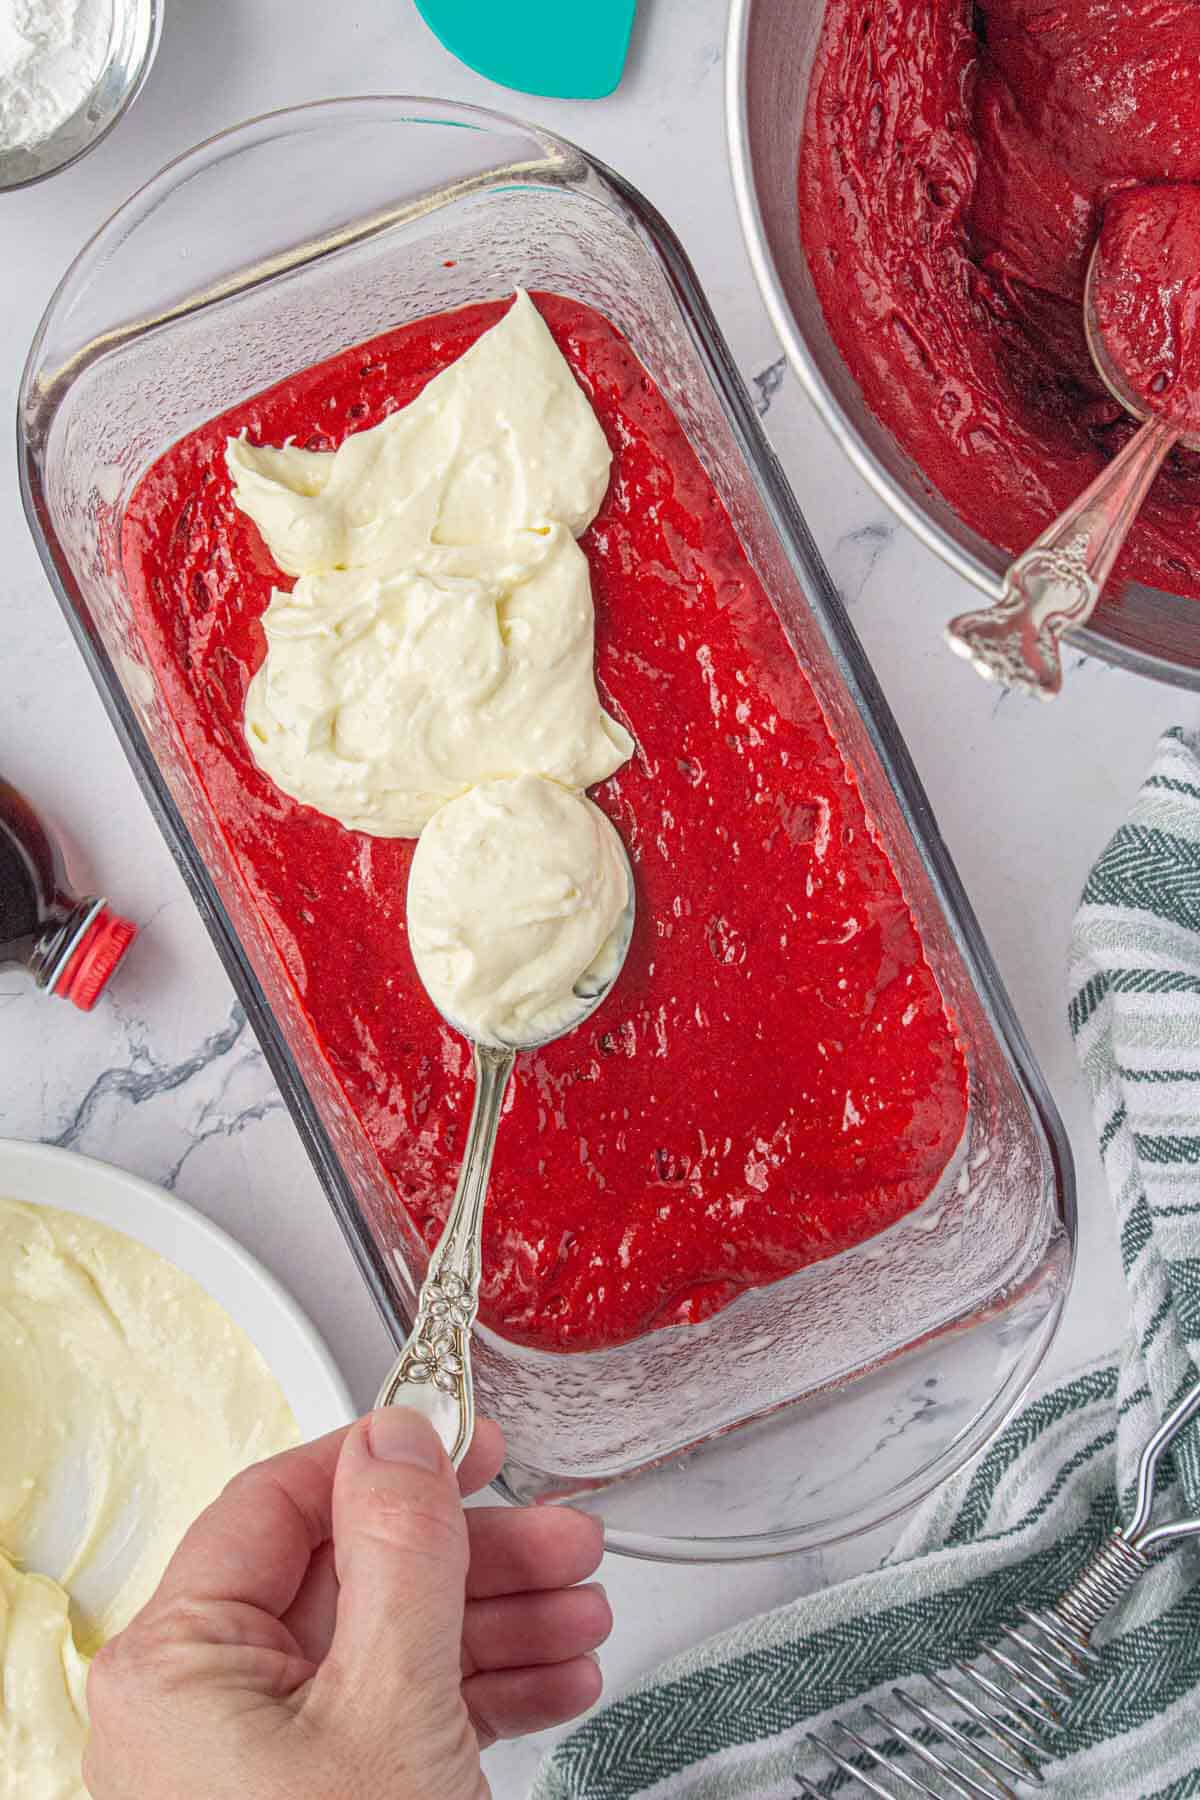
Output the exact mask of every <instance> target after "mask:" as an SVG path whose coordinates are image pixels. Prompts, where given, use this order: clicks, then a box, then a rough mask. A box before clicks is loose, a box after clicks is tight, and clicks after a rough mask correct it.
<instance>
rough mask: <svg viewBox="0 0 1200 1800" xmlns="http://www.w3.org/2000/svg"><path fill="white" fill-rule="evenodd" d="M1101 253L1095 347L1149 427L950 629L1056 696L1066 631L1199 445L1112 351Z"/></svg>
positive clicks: (981, 657)
mask: <svg viewBox="0 0 1200 1800" xmlns="http://www.w3.org/2000/svg"><path fill="white" fill-rule="evenodd" d="M1099 251H1100V244H1099V241H1097V244H1096V247H1095V249H1094V250H1093V251H1092V256H1091V261H1090V262H1089V263H1088V273H1087V284H1086V287H1085V290H1084V301H1083V323H1084V331H1085V334H1086V336H1087V344H1088V349H1089V351H1090V352H1091V357H1092V362H1093V363H1094V365H1095V368H1096V373H1097V374H1098V375H1099V377H1100V379H1101V381H1102V382H1103V383H1104V385H1105V387H1106V388H1107V389H1108V391H1109V393H1110V394H1111V395H1112V396H1113V399H1114V400H1116V401H1117V402H1118V404H1119V405H1120V406H1121V407H1123V408H1124V410H1125V411H1126V412H1127V413H1129V414H1130V415H1131V416H1132V417H1133V418H1135V419H1138V420H1140V421H1141V422H1142V428H1141V430H1140V431H1139V432H1138V433H1137V434H1136V436H1134V437H1132V438H1130V440H1129V442H1128V443H1127V444H1126V445H1125V448H1124V449H1123V450H1122V451H1121V452H1120V453H1119V454H1118V455H1117V456H1114V458H1113V460H1112V461H1111V462H1110V463H1109V465H1108V467H1107V468H1106V469H1103V470H1101V472H1100V474H1099V475H1097V477H1096V479H1095V481H1093V483H1092V485H1091V486H1090V487H1089V488H1087V489H1085V491H1084V492H1083V493H1082V494H1080V496H1079V498H1078V500H1076V501H1074V502H1073V504H1072V505H1070V506H1068V508H1067V510H1066V511H1065V512H1064V513H1060V514H1059V516H1058V518H1057V519H1055V521H1054V523H1053V524H1052V525H1050V526H1048V527H1047V529H1046V530H1045V531H1044V532H1043V533H1042V535H1041V537H1040V538H1038V539H1037V541H1036V543H1034V544H1031V545H1030V547H1029V549H1028V550H1026V551H1024V552H1023V553H1022V555H1020V556H1018V558H1017V560H1016V561H1015V562H1014V563H1013V564H1012V566H1011V567H1010V569H1009V571H1008V573H1007V575H1006V576H1005V578H1004V587H1003V589H1002V591H1001V595H1000V598H999V600H997V601H996V603H995V605H993V606H987V607H981V608H979V609H978V610H976V611H972V612H965V613H960V614H959V616H958V617H957V618H956V619H952V620H951V621H950V623H949V625H948V626H947V627H946V641H947V643H948V644H949V645H950V648H951V649H952V650H953V651H954V652H955V654H956V655H958V656H965V657H966V658H967V659H968V660H969V662H970V663H971V665H972V667H973V668H975V669H976V670H977V671H978V672H979V674H980V675H983V676H985V677H986V679H987V680H989V681H1001V682H1004V683H1005V684H1006V685H1007V686H1009V687H1016V688H1021V689H1023V690H1024V691H1025V692H1026V693H1030V694H1034V695H1036V696H1037V697H1038V699H1040V700H1052V699H1053V698H1054V696H1055V695H1056V694H1057V693H1058V692H1059V690H1060V689H1061V687H1062V660H1061V654H1060V649H1059V645H1060V643H1061V640H1062V638H1063V636H1064V634H1065V633H1066V632H1068V631H1072V630H1075V629H1077V628H1078V627H1079V626H1080V625H1084V624H1086V622H1087V620H1088V619H1089V618H1090V617H1091V615H1092V613H1093V612H1094V610H1095V607H1096V603H1097V601H1098V600H1099V598H1100V595H1101V594H1102V592H1103V591H1104V584H1105V582H1106V581H1107V580H1108V577H1109V575H1110V574H1111V573H1112V567H1113V564H1114V563H1115V561H1116V559H1117V557H1118V555H1119V554H1120V550H1121V546H1122V544H1123V543H1124V542H1125V539H1126V537H1127V536H1128V534H1129V530H1130V527H1131V526H1132V524H1133V522H1134V520H1135V519H1136V517H1137V515H1138V512H1139V510H1140V508H1141V505H1142V502H1143V501H1144V500H1145V498H1146V495H1147V493H1148V492H1149V489H1150V485H1151V483H1152V482H1153V480H1154V478H1155V476H1156V475H1157V474H1158V471H1159V469H1160V468H1161V467H1162V465H1163V462H1164V461H1165V459H1166V458H1167V457H1168V456H1169V455H1170V453H1171V451H1172V450H1173V449H1174V448H1175V446H1176V445H1177V444H1183V445H1185V446H1186V447H1187V448H1188V449H1189V450H1198V449H1200V419H1197V420H1195V421H1194V423H1195V427H1196V430H1195V434H1194V435H1193V434H1192V433H1191V432H1188V431H1187V430H1185V428H1184V426H1182V425H1181V424H1180V423H1178V421H1176V420H1174V419H1170V418H1166V417H1162V416H1159V415H1158V414H1156V413H1151V412H1148V411H1147V409H1146V408H1145V407H1144V406H1143V405H1142V403H1141V401H1140V400H1138V399H1137V397H1136V396H1135V395H1134V393H1133V391H1132V390H1131V388H1130V387H1129V385H1128V384H1127V382H1126V381H1125V379H1124V377H1123V376H1122V374H1121V371H1120V370H1119V369H1118V368H1117V367H1116V365H1115V364H1114V362H1113V361H1112V359H1111V357H1110V356H1109V354H1108V351H1107V349H1106V348H1105V344H1104V339H1103V336H1102V334H1101V331H1100V324H1099V320H1098V317H1097V313H1096V289H1097V285H1098V281H1099V273H1100V257H1099ZM1190 422H1191V421H1189V423H1190Z"/></svg>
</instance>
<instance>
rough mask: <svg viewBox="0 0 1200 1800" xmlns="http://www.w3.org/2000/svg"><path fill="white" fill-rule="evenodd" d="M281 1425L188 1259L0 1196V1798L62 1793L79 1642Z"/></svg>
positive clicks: (267, 1387) (146, 1583) (286, 1413)
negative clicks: (182, 1266)
mask: <svg viewBox="0 0 1200 1800" xmlns="http://www.w3.org/2000/svg"><path fill="white" fill-rule="evenodd" d="M298 1437H299V1433H298V1430H297V1427H296V1421H295V1419H294V1418H293V1416H292V1413H291V1410H290V1408H289V1407H288V1405H287V1402H286V1400H285V1399H284V1396H283V1393H282V1391H281V1390H280V1387H279V1384H278V1382H277V1381H276V1380H275V1377H274V1376H273V1375H272V1374H271V1371H270V1370H269V1369H268V1368H267V1365H266V1364H265V1363H264V1362H263V1360H262V1358H261V1356H260V1355H259V1353H258V1351H257V1350H256V1349H255V1347H254V1345H253V1344H252V1343H251V1342H250V1340H249V1339H248V1338H247V1337H246V1335H245V1333H244V1332H243V1331H241V1329H240V1328H239V1327H238V1326H237V1325H235V1324H234V1322H233V1320H232V1319H230V1318H229V1316H228V1315H227V1314H226V1313H225V1311H224V1310H223V1308H221V1307H220V1306H219V1305H218V1304H217V1302H216V1301H215V1300H213V1299H212V1298H211V1297H210V1296H209V1295H208V1294H206V1293H205V1292H204V1290H203V1289H202V1288H201V1287H200V1286H199V1285H198V1284H197V1283H196V1282H195V1281H193V1280H192V1279H191V1277H190V1276H187V1275H184V1274H183V1273H182V1272H181V1271H180V1270H179V1269H176V1268H175V1267H174V1266H173V1265H172V1264H171V1263H169V1262H167V1261H166V1260H165V1259H164V1258H163V1257H161V1256H158V1255H156V1254H155V1252H154V1251H152V1250H149V1249H147V1248H146V1247H145V1245H143V1244H139V1243H137V1242H135V1241H134V1239H132V1238H129V1237H126V1236H124V1234H123V1233H121V1232H118V1231H113V1230H112V1229H111V1228H110V1227H108V1226H106V1225H100V1224H97V1223H96V1222H94V1221H93V1220H90V1219H85V1218H82V1217H80V1216H79V1215H77V1214H75V1213H68V1212H61V1211H58V1210H56V1209H54V1208H51V1207H42V1206H27V1205H24V1204H22V1203H21V1202H19V1201H15V1200H7V1199H3V1198H0V1447H2V1448H0V1800H68V1797H73V1796H74V1795H75V1793H76V1791H77V1787H73V1786H71V1785H70V1784H69V1782H67V1781H66V1778H65V1777H64V1775H63V1769H64V1767H65V1768H66V1769H67V1772H68V1774H72V1772H73V1779H74V1780H75V1782H76V1784H78V1781H79V1754H80V1750H81V1747H82V1741H83V1735H84V1708H83V1684H84V1678H85V1675H86V1659H87V1658H89V1657H90V1656H91V1655H93V1654H94V1653H95V1651H96V1650H98V1649H99V1647H100V1646H101V1644H103V1643H104V1642H105V1641H106V1640H107V1639H108V1638H109V1637H111V1636H113V1635H114V1634H115V1633H116V1632H118V1631H120V1630H121V1629H122V1628H123V1627H124V1626H125V1625H127V1624H128V1623H129V1621H130V1619H131V1618H132V1617H133V1615H134V1613H136V1612H137V1611H138V1610H139V1609H140V1608H141V1607H142V1606H143V1605H144V1604H145V1602H146V1601H147V1600H148V1599H149V1598H150V1595H151V1593H152V1592H153V1590H154V1588H155V1587H156V1586H157V1584H158V1581H159V1578H160V1576H161V1575H162V1572H163V1569H164V1568H165V1567H166V1564H167V1561H168V1559H169V1558H170V1556H171V1554H172V1552H173V1551H174V1549H175V1547H176V1545H177V1544H178V1543H179V1540H180V1539H181V1538H182V1536H183V1534H184V1532H185V1531H186V1530H187V1528H188V1526H189V1525H190V1524H191V1523H192V1522H193V1520H194V1519H195V1518H196V1516H197V1514H199V1513H200V1512H202V1511H203V1509H204V1508H205V1507H206V1506H207V1505H208V1504H209V1503H210V1502H211V1501H212V1500H214V1499H215V1498H216V1496H217V1495H218V1494H219V1493H220V1491H221V1489H222V1488H223V1487H224V1486H225V1484H226V1482H228V1481H229V1480H230V1479H231V1478H232V1477H233V1476H234V1475H235V1474H237V1472H238V1471H239V1470H240V1469H243V1468H245V1467H246V1466H247V1464H249V1463H252V1462H256V1461H258V1460H259V1459H260V1458H261V1457H264V1456H270V1455H273V1454H274V1453H275V1452H276V1451H277V1450H282V1449H286V1448H287V1447H288V1446H289V1445H291V1444H294V1443H296V1442H297V1441H298ZM29 1571H38V1572H39V1573H38V1574H37V1575H36V1576H35V1575H33V1574H30V1573H29ZM47 1577H53V1578H54V1579H53V1580H48V1579H46V1578H47ZM67 1594H69V1595H70V1619H69V1620H68V1613H67V1598H66V1596H67ZM72 1627H73V1633H72ZM73 1720H74V1723H73V1722H72V1721H73ZM64 1759H65V1760H64ZM78 1791H79V1792H80V1793H82V1791H83V1790H82V1788H81V1787H79V1788H78Z"/></svg>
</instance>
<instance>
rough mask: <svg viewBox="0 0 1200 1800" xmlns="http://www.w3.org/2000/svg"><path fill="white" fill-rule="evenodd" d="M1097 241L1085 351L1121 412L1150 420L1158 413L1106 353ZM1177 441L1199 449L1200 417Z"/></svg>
mask: <svg viewBox="0 0 1200 1800" xmlns="http://www.w3.org/2000/svg"><path fill="white" fill-rule="evenodd" d="M1100 262H1101V258H1100V241H1099V239H1097V240H1096V243H1095V244H1094V245H1093V246H1092V254H1091V256H1090V257H1089V258H1088V268H1087V280H1086V282H1085V285H1084V290H1083V334H1084V337H1085V338H1086V339H1087V347H1088V354H1089V355H1090V356H1091V359H1092V367H1093V368H1094V369H1095V371H1096V373H1097V375H1098V376H1099V377H1100V379H1101V381H1102V382H1103V383H1104V385H1105V387H1106V388H1107V389H1108V391H1109V393H1110V394H1111V395H1112V397H1113V399H1114V400H1115V401H1116V403H1117V405H1118V406H1119V407H1120V408H1121V410H1122V411H1123V412H1127V413H1128V414H1129V416H1130V418H1131V419H1136V420H1137V421H1138V423H1139V425H1149V424H1152V423H1153V422H1154V421H1155V419H1157V418H1158V416H1159V415H1158V414H1157V413H1154V412H1151V410H1150V408H1149V407H1148V406H1147V405H1146V403H1145V402H1144V401H1143V400H1142V399H1141V398H1140V397H1139V396H1138V395H1137V394H1136V393H1135V392H1134V390H1133V388H1132V387H1131V386H1130V384H1129V382H1128V381H1127V380H1126V378H1125V376H1124V374H1123V373H1122V371H1121V369H1120V368H1119V367H1118V365H1117V364H1116V363H1115V362H1114V361H1113V358H1112V356H1111V355H1110V353H1109V349H1108V345H1107V344H1106V343H1105V341H1104V331H1103V327H1102V326H1101V324H1100V315H1099V313H1098V311H1097V308H1096V293H1097V289H1098V287H1099V284H1100ZM1176 442H1177V444H1178V445H1180V446H1181V447H1182V448H1183V449H1185V450H1200V420H1197V421H1196V430H1195V431H1194V432H1182V431H1181V432H1180V433H1179V435H1178V437H1177V439H1176Z"/></svg>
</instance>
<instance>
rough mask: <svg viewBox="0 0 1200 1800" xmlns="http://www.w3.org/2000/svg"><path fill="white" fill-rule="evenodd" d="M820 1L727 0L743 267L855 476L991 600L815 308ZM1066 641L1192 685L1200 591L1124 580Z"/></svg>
mask: <svg viewBox="0 0 1200 1800" xmlns="http://www.w3.org/2000/svg"><path fill="white" fill-rule="evenodd" d="M823 13H824V0H732V6H731V9H730V17H729V43H728V54H727V57H726V72H727V75H726V78H727V88H726V122H727V127H728V133H729V149H730V156H731V159H732V165H733V182H734V189H735V191H736V194H737V202H738V210H739V212H740V213H741V219H742V229H743V231H744V232H745V236H746V243H747V246H748V248H749V251H750V260H751V262H752V263H753V265H754V273H755V275H756V277H757V279H758V284H759V287H760V288H761V290H762V294H763V298H764V300H765V301H766V304H767V309H768V311H769V312H770V314H771V318H772V321H773V323H774V325H775V329H776V331H777V332H778V333H779V336H780V339H781V341H782V343H783V348H784V350H785V352H786V354H787V358H788V361H789V363H790V364H791V366H792V368H793V369H794V370H795V372H796V374H797V375H798V376H799V378H800V381H801V382H802V384H803V386H804V389H805V391H806V392H807V394H808V396H809V398H810V399H811V400H812V402H813V404H814V405H815V406H816V408H817V411H818V412H819V413H820V415H821V417H822V418H823V419H824V421H825V423H826V424H827V425H828V427H829V429H830V430H831V431H832V432H833V435H834V437H835V438H836V439H837V441H838V443H839V444H840V445H841V447H842V449H843V450H844V451H845V452H846V455H847V456H848V457H849V458H850V460H851V462H852V463H853V464H854V466H855V468H856V469H857V470H858V472H859V473H860V475H862V476H863V478H864V479H865V480H866V481H868V482H869V483H870V484H871V486H872V487H873V488H874V489H875V492H876V493H877V494H878V495H879V496H880V498H881V499H882V500H885V501H886V502H887V504H888V506H889V507H890V508H891V509H892V511H893V512H894V513H896V515H897V516H898V517H899V518H901V519H903V521H904V523H905V524H906V525H907V526H908V527H909V528H910V529H911V530H912V531H915V532H916V534H917V536H918V537H919V538H920V539H921V541H922V542H923V543H925V544H928V546H929V548H930V549H931V550H935V551H936V552H937V554H938V555H939V556H941V557H943V558H944V559H945V561H946V562H948V563H949V564H950V565H951V567H952V568H954V569H957V571H958V573H959V574H960V575H962V576H964V577H965V578H966V579H967V580H968V581H969V582H971V583H972V584H973V585H974V586H975V587H977V588H979V589H980V590H981V591H982V592H983V593H984V594H986V595H988V596H989V597H990V598H991V599H993V600H994V599H997V598H998V597H999V594H1000V584H1001V578H1002V576H1003V573H1004V570H1005V568H1006V567H1007V565H1008V563H1009V561H1010V560H1011V558H1010V555H1009V553H1008V552H1007V551H1006V550H1004V549H1002V548H1001V547H1000V546H999V545H998V544H992V543H989V542H988V540H987V539H986V538H983V537H981V536H980V535H979V533H978V532H977V531H973V530H972V529H971V527H970V526H969V525H967V524H965V523H964V521H963V520H962V519H960V518H959V516H958V515H957V513H955V512H954V511H953V510H952V509H951V508H950V507H949V506H948V505H947V504H946V502H945V500H943V499H942V497H941V495H940V494H939V493H938V492H937V491H936V489H934V488H933V487H932V486H931V485H930V483H929V481H928V479H927V477H926V476H925V475H924V474H923V473H922V471H921V470H920V469H919V468H918V467H917V465H916V464H915V463H914V462H913V461H912V459H911V458H910V457H909V456H908V454H907V453H906V452H905V450H904V449H903V448H902V447H901V445H900V444H899V443H898V442H897V440H896V439H895V438H894V437H893V436H892V434H891V432H890V431H888V430H887V429H886V427H885V426H883V425H881V424H880V422H879V420H878V419H877V418H876V417H875V415H874V414H873V413H872V412H871V410H870V408H869V407H868V406H867V404H866V402H865V400H864V399H863V396H862V394H861V392H860V390H859V387H858V383H857V382H856V381H855V379H854V376H853V375H852V374H851V372H850V370H849V369H848V368H847V366H846V364H845V362H844V361H843V359H842V355H841V352H840V351H839V350H838V348H837V346H836V344H835V343H834V341H833V339H832V337H831V336H830V333H829V329H828V327H827V325H826V323H825V315H824V313H823V311H822V309H821V304H820V301H819V300H818V298H817V294H816V290H815V288H814V286H813V281H812V276H811V274H810V272H809V268H808V264H807V261H806V259H805V255H804V247H803V245H802V243H801V241H800V231H799V228H798V223H797V176H798V169H799V154H800V131H801V126H802V124H803V121H804V111H805V103H806V100H807V96H808V84H809V77H810V74H811V71H812V66H813V58H814V55H815V53H816V47H817V40H818V37H819V35H820V29H821V20H822V16H823ZM1072 641H1073V642H1074V643H1076V644H1077V645H1078V646H1079V648H1080V649H1081V650H1084V651H1086V652H1088V653H1089V654H1091V655H1093V656H1100V657H1103V658H1104V659H1105V660H1106V661H1108V662H1113V663H1120V664H1122V665H1123V666H1124V667H1126V668H1130V669H1136V670H1138V671H1139V672H1140V673H1141V674H1144V675H1152V676H1154V677H1155V678H1156V679H1157V680H1159V681H1169V682H1174V683H1175V684H1176V685H1177V686H1179V687H1190V688H1200V601H1197V600H1190V599H1187V598H1185V597H1183V596H1181V595H1179V594H1171V593H1167V592H1165V591H1164V590H1162V589H1160V588H1149V587H1143V586H1141V585H1139V584H1137V583H1132V582H1131V583H1128V584H1127V585H1125V586H1124V587H1123V588H1121V589H1119V590H1116V589H1114V590H1113V591H1111V592H1110V593H1108V594H1106V596H1105V598H1104V599H1103V601H1102V602H1101V604H1100V606H1099V607H1098V608H1097V610H1096V612H1095V613H1094V614H1093V615H1092V620H1091V623H1090V625H1089V626H1088V627H1087V629H1086V630H1083V631H1079V632H1076V633H1075V634H1074V635H1073V638H1072Z"/></svg>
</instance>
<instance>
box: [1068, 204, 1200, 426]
mask: <svg viewBox="0 0 1200 1800" xmlns="http://www.w3.org/2000/svg"><path fill="white" fill-rule="evenodd" d="M1092 293H1093V305H1094V308H1095V313H1096V323H1097V326H1098V328H1099V335H1100V340H1101V342H1102V344H1103V346H1104V349H1105V351H1106V352H1107V354H1108V357H1109V360H1110V362H1111V363H1112V364H1113V365H1114V367H1115V369H1116V370H1117V371H1118V372H1119V373H1120V375H1121V377H1122V378H1123V380H1124V383H1125V386H1126V388H1127V389H1128V390H1129V392H1130V393H1131V394H1132V395H1133V396H1134V397H1136V399H1137V400H1138V401H1139V402H1140V404H1141V405H1142V407H1143V408H1144V409H1145V410H1146V411H1147V412H1153V413H1161V414H1162V416H1163V417H1164V418H1166V419H1170V420H1171V422H1172V423H1173V424H1176V425H1180V426H1190V427H1191V429H1192V431H1193V432H1194V431H1195V429H1196V427H1197V425H1200V187H1191V186H1179V187H1172V186H1165V187H1164V186H1156V187H1137V188H1126V189H1125V190H1124V191H1123V192H1122V193H1119V194H1116V195H1114V197H1113V198H1112V199H1111V200H1110V201H1109V203H1108V205H1107V206H1106V207H1105V209H1104V223H1103V225H1102V226H1101V229H1100V238H1099V243H1098V245H1097V250H1096V271H1095V278H1094V280H1093V284H1092Z"/></svg>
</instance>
